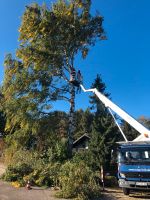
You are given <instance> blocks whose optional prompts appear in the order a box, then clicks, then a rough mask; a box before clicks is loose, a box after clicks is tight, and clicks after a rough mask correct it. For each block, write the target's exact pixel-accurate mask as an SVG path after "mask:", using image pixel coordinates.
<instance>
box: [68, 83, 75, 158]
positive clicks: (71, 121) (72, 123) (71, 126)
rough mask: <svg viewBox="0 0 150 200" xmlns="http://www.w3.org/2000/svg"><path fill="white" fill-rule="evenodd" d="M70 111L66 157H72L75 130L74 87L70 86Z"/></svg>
mask: <svg viewBox="0 0 150 200" xmlns="http://www.w3.org/2000/svg"><path fill="white" fill-rule="evenodd" d="M70 96H71V97H70V111H69V130H68V156H69V157H71V156H72V148H73V134H74V130H75V118H74V114H75V86H74V85H73V84H71V86H70Z"/></svg>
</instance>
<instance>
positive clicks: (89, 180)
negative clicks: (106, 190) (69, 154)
mask: <svg viewBox="0 0 150 200" xmlns="http://www.w3.org/2000/svg"><path fill="white" fill-rule="evenodd" d="M59 182H60V186H61V189H62V190H61V192H59V193H58V194H57V196H58V197H63V198H76V199H78V200H87V199H92V200H94V198H95V196H96V197H97V196H99V195H100V193H99V188H98V187H97V185H96V183H95V181H94V174H93V172H92V171H91V170H90V169H89V167H87V165H86V164H85V163H84V162H82V161H81V162H80V163H74V162H70V161H68V162H66V163H65V164H64V165H62V167H61V169H60V174H59Z"/></svg>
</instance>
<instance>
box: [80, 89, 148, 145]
mask: <svg viewBox="0 0 150 200" xmlns="http://www.w3.org/2000/svg"><path fill="white" fill-rule="evenodd" d="M80 86H81V88H82V90H83V91H84V92H93V93H94V94H95V95H96V96H97V97H98V98H99V99H100V100H101V101H102V103H103V104H104V105H105V106H106V107H108V108H110V109H111V110H113V111H114V112H115V113H116V114H118V115H119V116H120V117H121V118H122V119H124V120H125V121H126V122H128V123H129V124H130V125H131V126H132V127H133V128H135V129H136V130H137V131H138V132H139V133H140V134H141V135H140V136H138V137H137V138H136V139H135V140H134V141H150V131H149V130H148V129H147V128H145V127H144V126H143V125H142V124H140V123H139V122H138V121H136V120H135V119H134V118H133V117H131V116H130V115H129V114H127V113H126V112H125V111H124V110H122V109H121V108H119V107H118V106H117V105H116V104H114V103H113V102H112V101H111V100H109V99H108V98H107V97H105V96H104V95H103V94H102V93H100V92H99V91H98V90H97V89H96V88H94V89H88V90H86V89H85V88H84V87H83V85H80Z"/></svg>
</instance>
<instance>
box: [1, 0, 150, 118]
mask: <svg viewBox="0 0 150 200" xmlns="http://www.w3.org/2000/svg"><path fill="white" fill-rule="evenodd" d="M32 2H33V1H32V0H13V1H12V0H0V25H1V27H0V66H1V70H0V82H2V80H3V61H4V56H5V55H6V54H7V53H9V52H11V53H15V50H16V48H17V46H18V44H19V43H18V35H19V34H18V29H19V26H20V23H21V16H22V14H23V12H24V9H25V5H28V4H30V3H32ZM34 2H35V1H34ZM36 2H38V3H39V4H42V2H43V0H37V1H36ZM45 2H46V3H47V4H48V5H50V2H52V1H48V0H46V1H45ZM96 10H98V11H99V12H100V13H101V15H102V16H103V17H104V29H105V31H106V34H107V37H108V40H105V41H101V42H99V43H97V45H96V46H95V47H92V49H91V51H90V53H89V55H88V57H87V59H86V60H81V59H80V58H78V59H77V61H76V66H77V68H78V69H79V68H80V69H81V71H82V74H83V76H84V86H85V87H86V88H89V87H90V86H91V84H92V82H93V80H94V79H95V77H96V75H97V74H101V75H102V79H103V81H104V82H105V84H106V86H107V91H108V92H109V93H111V97H112V100H113V101H114V102H115V103H116V104H117V105H118V106H120V107H121V108H123V109H124V110H125V111H127V112H128V113H129V114H131V115H132V116H134V117H135V118H138V117H139V116H143V115H144V116H146V117H150V106H149V102H150V56H149V54H150V12H149V10H150V1H149V0H136V1H135V0H93V3H92V13H95V11H96ZM88 101H89V98H88V94H83V93H81V94H79V95H77V98H76V109H79V108H83V109H85V108H86V107H87V106H88ZM54 109H56V110H59V109H61V110H66V111H68V110H69V105H68V104H67V103H63V102H58V103H57V104H56V105H55V107H54Z"/></svg>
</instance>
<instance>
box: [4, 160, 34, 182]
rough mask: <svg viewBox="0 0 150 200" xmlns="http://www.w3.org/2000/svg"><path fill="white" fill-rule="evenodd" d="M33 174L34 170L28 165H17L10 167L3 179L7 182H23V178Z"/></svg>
mask: <svg viewBox="0 0 150 200" xmlns="http://www.w3.org/2000/svg"><path fill="white" fill-rule="evenodd" d="M31 172H32V168H31V167H30V166H29V165H27V164H26V163H17V164H16V165H9V166H8V167H7V169H6V172H5V174H4V175H3V177H2V178H3V179H4V180H5V181H11V182H15V181H19V182H21V180H23V176H25V175H28V174H30V173H31Z"/></svg>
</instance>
